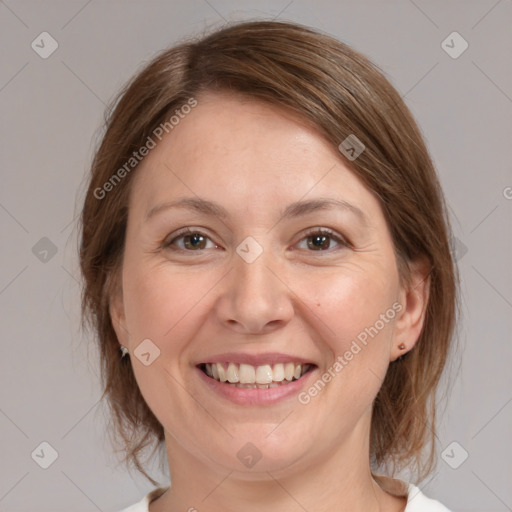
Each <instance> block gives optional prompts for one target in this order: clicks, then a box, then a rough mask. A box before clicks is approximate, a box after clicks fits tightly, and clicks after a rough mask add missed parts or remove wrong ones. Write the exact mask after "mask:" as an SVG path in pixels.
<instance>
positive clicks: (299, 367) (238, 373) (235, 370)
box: [198, 362, 316, 389]
mask: <svg viewBox="0 0 512 512" xmlns="http://www.w3.org/2000/svg"><path fill="white" fill-rule="evenodd" d="M198 368H199V369H200V370H201V371H202V372H203V373H205V374H206V375H207V376H208V377H210V378H211V379H213V380H216V381H217V382H222V383H224V384H226V385H228V386H233V387H237V388H245V389H269V388H276V387H279V386H285V385H287V384H290V383H291V382H293V381H296V380H299V379H300V378H302V377H303V376H304V375H305V374H306V373H308V372H310V371H312V370H313V369H314V368H316V365H314V364H300V363H293V362H289V363H277V364H274V365H270V364H264V365H260V366H252V365H250V364H237V363H228V362H226V363H202V364H200V365H198Z"/></svg>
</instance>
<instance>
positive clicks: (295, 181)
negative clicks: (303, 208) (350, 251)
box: [132, 93, 369, 209]
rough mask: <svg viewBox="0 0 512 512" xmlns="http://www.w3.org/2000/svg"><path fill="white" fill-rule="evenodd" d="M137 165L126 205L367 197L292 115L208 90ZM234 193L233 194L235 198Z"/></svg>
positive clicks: (328, 148) (330, 150)
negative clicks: (193, 199)
mask: <svg viewBox="0 0 512 512" xmlns="http://www.w3.org/2000/svg"><path fill="white" fill-rule="evenodd" d="M196 99H197V102H198V104H197V106H196V107H195V108H194V109H193V110H192V111H191V112H190V113H189V114H187V115H186V116H184V118H183V119H181V120H180V122H179V123H178V125H176V126H175V127H174V128H173V129H172V130H171V131H170V132H169V133H168V134H167V135H165V136H164V137H163V139H162V141H161V142H160V143H159V144H158V145H157V147H156V148H155V149H153V150H152V151H151V152H150V154H149V155H148V156H147V157H146V158H145V159H144V160H143V162H142V163H141V165H140V166H139V169H138V170H137V173H136V176H135V177H134V179H135V182H134V183H133V184H132V186H133V189H134V190H132V199H133V202H132V206H134V205H135V204H136V203H140V202H144V207H145V208H146V209H147V208H151V207H152V205H154V204H155V203H156V202H158V201H161V200H165V199H166V198H169V196H172V195H173V194H174V195H183V194H184V193H186V195H187V196H190V195H197V196H201V197H205V196H208V195H209V196H211V197H218V196H221V197H225V198H230V201H231V203H232V204H233V206H234V203H235V202H236V200H237V199H239V200H240V201H241V203H242V204H246V205H249V204H251V202H253V201H255V200H256V199H258V200H259V202H260V204H261V202H262V201H263V200H264V199H265V198H266V199H268V200H269V201H270V202H273V203H276V202H282V201H287V200H288V199H293V200H298V199H299V198H301V197H302V196H304V195H305V194H308V191H310V192H311V193H325V192H326V191H330V192H331V193H333V192H340V193H342V194H343V195H344V196H350V197H351V198H352V200H355V201H359V202H360V206H361V207H363V205H364V203H365V201H368V200H369V198H368V194H369V192H368V191H367V190H366V189H365V187H364V185H363V184H362V183H361V181H360V180H359V179H358V178H357V176H356V175H355V174H354V173H353V172H352V171H351V170H350V169H349V168H348V167H347V166H346V165H345V163H344V161H343V159H342V158H341V156H340V154H339V152H338V150H337V148H335V147H333V145H332V144H330V143H329V142H328V141H327V140H326V139H325V138H324V137H323V136H322V135H321V133H320V132H319V131H318V130H317V129H316V128H315V127H313V126H311V125H310V124H308V123H307V122H306V121H304V120H303V119H301V118H300V116H299V115H298V114H295V113H293V112H290V111H288V110H283V109H281V108H279V107H277V106H273V105H269V104H266V103H263V102H260V101H256V100H254V99H252V98H247V97H244V96H242V95H231V94H226V93H221V94H219V93H208V94H204V95H201V96H199V97H197V98H196ZM235 196H236V197H235Z"/></svg>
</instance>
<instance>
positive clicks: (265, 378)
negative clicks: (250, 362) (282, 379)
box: [256, 363, 293, 384]
mask: <svg viewBox="0 0 512 512" xmlns="http://www.w3.org/2000/svg"><path fill="white" fill-rule="evenodd" d="M292 364H293V363H292ZM256 382H257V383H258V384H270V383H271V382H272V367H271V366H270V365H269V364H265V365H263V366H258V368H257V369H256Z"/></svg>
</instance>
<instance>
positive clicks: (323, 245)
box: [298, 229, 348, 252]
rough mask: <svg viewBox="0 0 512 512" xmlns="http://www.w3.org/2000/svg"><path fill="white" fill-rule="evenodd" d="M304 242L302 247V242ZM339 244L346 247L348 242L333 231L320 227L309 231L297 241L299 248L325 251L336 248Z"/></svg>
mask: <svg viewBox="0 0 512 512" xmlns="http://www.w3.org/2000/svg"><path fill="white" fill-rule="evenodd" d="M304 241H305V242H306V244H305V245H306V247H304V244H303V242H304ZM340 246H344V247H348V243H347V242H345V240H343V238H341V237H340V236H337V235H336V234H335V233H333V232H331V231H328V230H325V229H321V230H316V231H311V232H310V233H308V234H307V235H306V236H305V237H304V238H303V239H302V240H301V241H300V243H299V245H298V247H299V248H300V249H307V250H309V251H316V252H325V251H328V250H329V249H338V248H340Z"/></svg>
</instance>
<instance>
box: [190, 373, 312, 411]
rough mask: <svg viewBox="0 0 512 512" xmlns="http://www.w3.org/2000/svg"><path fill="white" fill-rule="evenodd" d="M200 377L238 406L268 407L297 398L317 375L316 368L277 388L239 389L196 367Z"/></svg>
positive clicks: (212, 388) (213, 389) (214, 390)
mask: <svg viewBox="0 0 512 512" xmlns="http://www.w3.org/2000/svg"><path fill="white" fill-rule="evenodd" d="M196 370H197V371H198V372H199V377H200V378H201V379H202V380H203V382H204V383H205V384H206V385H207V386H208V387H209V388H210V389H211V390H212V391H213V392H215V393H217V394H218V395H220V396H221V397H223V398H225V399H227V400H229V401H231V402H233V403H235V404H238V405H268V404H273V403H276V402H279V401H281V400H285V399H287V398H290V397H296V396H297V395H298V394H299V392H300V391H301V390H302V389H303V388H304V387H306V384H307V382H308V381H309V379H310V378H311V375H312V374H313V373H315V370H316V368H314V369H313V370H309V371H308V372H307V373H305V374H304V375H303V376H302V377H301V378H300V379H297V380H294V381H291V382H289V383H288V384H281V385H280V386H277V387H275V388H268V389H258V388H238V387H236V386H234V385H232V384H225V383H224V382H219V381H218V380H215V379H212V378H211V377H208V375H206V373H204V372H203V371H202V370H201V369H199V368H197V367H196Z"/></svg>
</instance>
